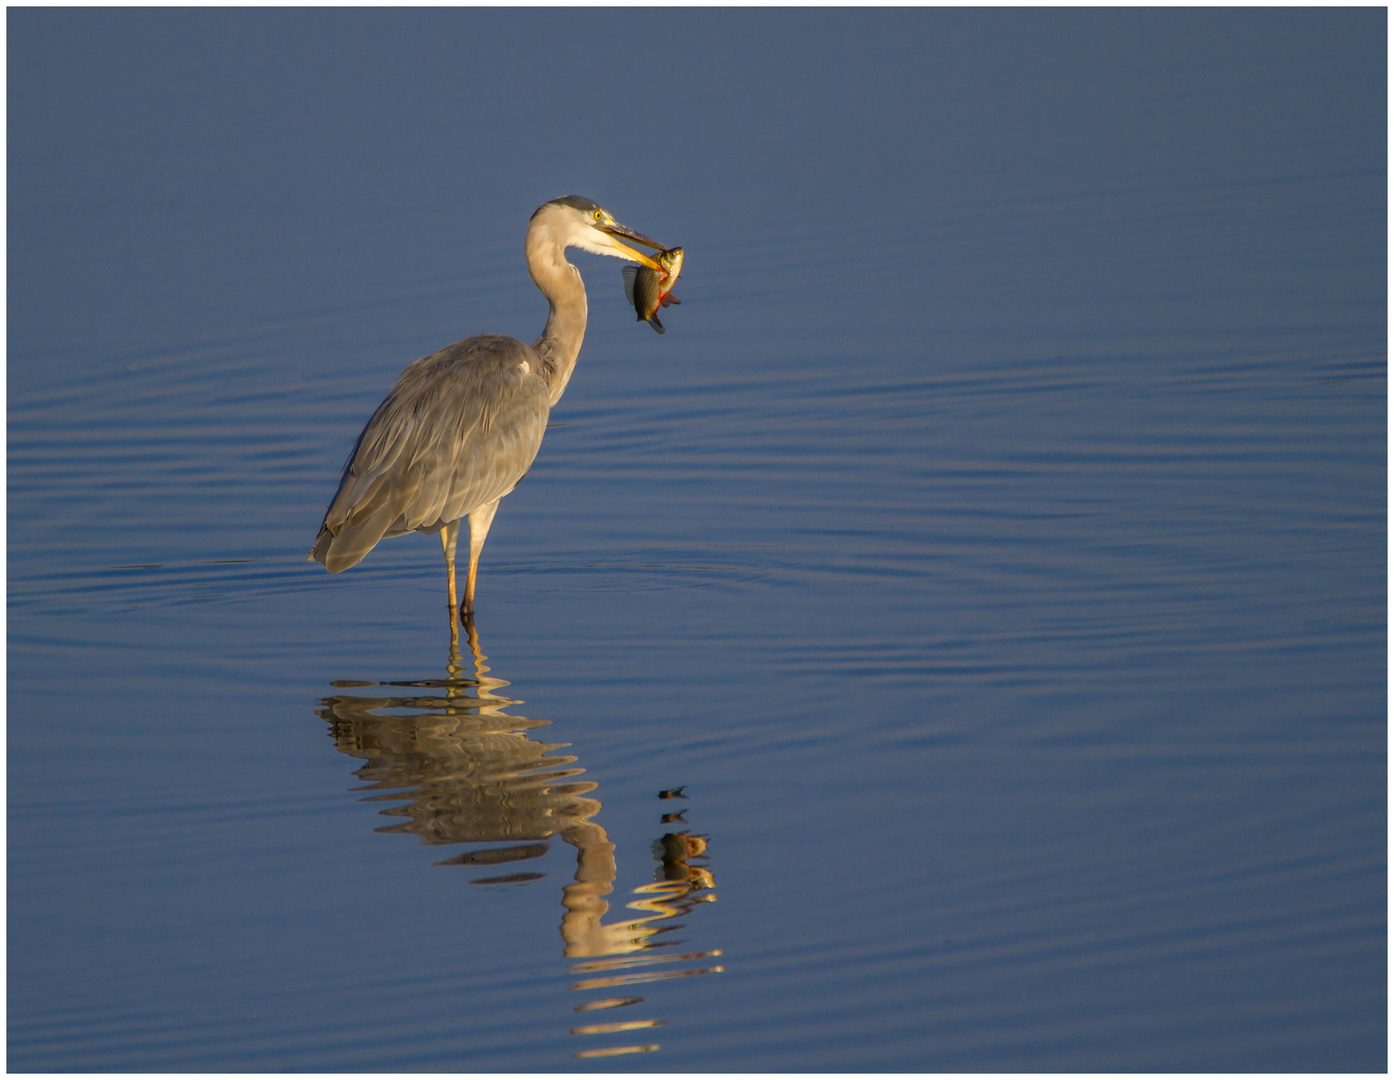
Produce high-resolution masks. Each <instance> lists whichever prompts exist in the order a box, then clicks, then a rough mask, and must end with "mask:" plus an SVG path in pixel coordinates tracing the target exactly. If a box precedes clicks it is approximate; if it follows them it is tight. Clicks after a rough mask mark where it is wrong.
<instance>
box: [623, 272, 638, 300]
mask: <svg viewBox="0 0 1394 1080" xmlns="http://www.w3.org/2000/svg"><path fill="white" fill-rule="evenodd" d="M620 273H621V274H623V275H624V298H625V299H626V300H628V301H629V302H630V303H631V304H632V303H634V279H635V278H636V277H638V276H639V268H638V267H637V266H626V267H625V268H624V269H623V270H621V271H620Z"/></svg>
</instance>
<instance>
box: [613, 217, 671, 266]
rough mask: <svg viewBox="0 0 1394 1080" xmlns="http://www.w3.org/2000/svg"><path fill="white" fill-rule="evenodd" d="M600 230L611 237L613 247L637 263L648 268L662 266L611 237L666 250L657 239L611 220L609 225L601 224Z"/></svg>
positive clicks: (657, 249) (656, 249) (658, 249)
mask: <svg viewBox="0 0 1394 1080" xmlns="http://www.w3.org/2000/svg"><path fill="white" fill-rule="evenodd" d="M600 231H601V232H605V233H609V234H610V236H611V238H612V239H611V243H613V244H614V245H615V247H616V248H617V249H618V250H619V251H621V252H622V253H623V254H624V255H625V257H626V258H630V259H633V260H634V261H635V262H637V263H642V264H643V265H644V266H647V267H648V268H649V269H650V270H662V269H663V267H661V266H659V265H658V263H657V262H655V261H654V260H653V259H651V258H649V256H647V255H645V254H644V253H643V252H641V251H635V250H634V249H633V248H632V247H630V246H629V245H628V244H621V243H620V242H619V241H618V240H616V239H613V238H614V237H619V236H622V237H624V238H625V239H626V240H633V241H634V242H635V243H636V244H643V245H644V246H645V247H651V248H653V249H654V250H655V251H667V250H668V249H667V248H665V247H664V246H663V245H662V244H660V243H659V242H658V241H657V240H650V239H649V238H648V237H647V236H645V235H644V234H643V233H637V232H635V231H634V230H633V229H630V228H626V227H625V226H623V225H621V224H620V223H619V222H617V221H616V222H611V223H610V224H609V225H601V226H600Z"/></svg>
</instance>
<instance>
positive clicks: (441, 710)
mask: <svg viewBox="0 0 1394 1080" xmlns="http://www.w3.org/2000/svg"><path fill="white" fill-rule="evenodd" d="M467 630H468V645H469V649H470V652H471V654H472V665H471V667H472V671H470V672H469V673H468V674H466V669H465V666H464V664H462V662H461V657H460V652H459V648H458V645H457V643H456V642H455V641H453V640H452V642H451V649H450V659H449V662H448V664H447V666H446V676H445V678H443V679H424V680H415V681H409V682H359V681H340V682H335V683H334V684H333V685H334V687H335V688H336V689H340V690H345V689H362V690H367V689H370V688H381V690H380V691H379V692H378V693H374V694H364V693H357V694H343V693H340V694H336V695H334V696H332V697H328V698H325V699H324V700H323V701H322V702H321V708H320V710H319V715H320V716H321V717H322V718H323V719H324V720H326V721H327V722H328V723H329V725H330V733H331V735H332V737H333V739H334V745H335V746H336V747H337V748H338V749H339V750H340V751H341V752H342V753H345V754H348V755H349V756H350V757H354V758H358V759H360V760H362V761H363V762H364V764H363V766H362V767H361V768H359V769H358V771H357V773H356V775H357V776H358V777H359V779H361V780H362V781H364V783H365V784H366V785H367V786H366V788H360V789H359V790H360V791H367V792H369V793H370V794H368V795H367V797H366V799H365V801H369V802H388V803H392V804H393V805H392V806H389V807H387V808H385V809H383V810H382V811H381V812H382V814H383V816H384V817H388V818H393V819H401V820H398V821H396V822H395V823H394V824H391V825H386V826H383V827H382V828H380V829H379V830H378V831H379V832H383V833H411V834H413V835H415V836H416V837H417V838H418V839H420V840H421V842H422V843H425V844H430V845H433V846H439V845H455V844H491V845H495V846H492V847H487V848H484V849H474V850H470V851H467V852H464V853H461V854H459V855H455V856H453V857H449V858H445V859H442V860H440V861H438V862H436V863H435V865H436V866H445V867H450V866H458V867H473V868H480V869H484V868H487V870H488V871H489V873H488V874H487V876H485V877H482V878H477V879H475V883H476V884H497V883H504V882H518V883H522V882H528V881H533V880H537V879H539V878H541V877H543V876H544V875H543V874H541V873H535V872H516V871H514V870H513V869H512V868H513V867H515V866H516V865H517V864H519V863H526V862H528V861H529V860H533V859H537V858H540V857H542V856H543V855H545V854H547V852H548V850H549V849H550V843H551V839H552V838H553V837H554V836H555V837H560V838H561V840H562V841H564V842H565V843H567V844H569V845H571V846H572V847H573V848H575V849H576V876H575V880H574V881H573V882H572V883H571V884H569V885H567V886H566V887H565V888H563V889H562V897H561V902H562V917H561V938H562V943H563V954H564V955H565V956H566V957H567V958H568V959H569V960H572V961H573V962H574V963H573V966H572V974H573V976H578V978H577V980H576V981H575V982H573V983H572V989H573V990H576V991H580V992H583V993H594V992H601V993H604V992H610V993H613V992H614V990H615V988H625V987H634V986H638V985H642V984H644V983H648V982H655V981H658V980H664V979H675V978H682V977H684V976H690V975H704V974H710V973H713V972H719V971H721V970H722V969H721V967H720V966H714V965H710V964H703V965H702V966H696V967H694V966H690V965H691V964H693V962H695V961H705V960H707V959H709V958H712V957H716V956H719V955H720V950H708V951H705V952H684V953H672V952H670V953H664V952H660V951H659V950H660V949H662V947H663V945H664V943H665V942H666V941H668V940H669V939H670V937H671V935H672V934H673V933H675V932H676V931H677V930H679V929H681V928H682V926H683V925H684V923H683V921H682V920H685V919H686V918H687V917H688V916H689V914H690V913H691V911H692V910H693V908H694V907H695V906H696V905H697V904H699V903H706V902H710V901H713V900H715V899H716V895H715V893H714V892H713V891H712V890H713V889H714V887H715V881H714V880H713V878H712V874H711V870H710V869H709V868H708V866H707V842H708V841H707V838H706V837H704V836H696V835H693V834H691V833H689V832H686V831H670V832H666V833H664V835H663V836H661V837H660V838H659V839H658V840H656V841H654V843H653V856H654V858H655V860H656V861H657V862H658V867H657V869H656V871H655V874H654V878H655V880H654V881H653V882H652V883H651V884H648V885H642V886H640V887H639V888H637V889H635V890H634V895H635V899H633V900H632V901H631V902H630V903H629V904H628V905H627V907H628V908H629V909H630V910H631V911H633V912H635V913H636V914H635V915H634V917H631V918H627V919H621V920H618V921H612V922H609V923H607V922H605V916H606V915H607V914H608V913H609V910H610V904H609V901H608V900H607V899H606V897H608V896H609V894H610V893H611V892H612V891H613V890H614V886H615V879H616V876H617V872H618V868H617V865H616V861H615V845H614V844H613V843H612V842H611V841H610V838H609V836H608V835H607V834H606V832H605V829H604V828H603V827H602V826H601V825H599V824H598V823H597V822H595V821H593V820H591V819H592V818H594V817H595V816H596V814H598V813H599V811H600V809H601V804H600V801H599V800H598V799H596V798H594V797H592V793H593V792H594V791H595V790H596V787H597V785H596V784H594V783H592V782H590V781H585V780H580V779H578V778H579V777H580V776H581V775H582V774H583V773H584V771H585V770H584V769H581V768H579V767H576V761H577V758H576V757H575V756H574V755H570V754H558V753H557V751H561V750H565V749H567V747H568V745H569V744H567V743H547V742H542V741H540V740H539V739H535V738H533V737H532V735H531V734H530V733H531V732H534V731H536V729H538V728H542V727H546V726H548V725H549V721H546V720H530V719H527V718H525V717H520V716H512V715H509V714H507V713H506V712H505V711H504V710H505V709H507V708H508V707H510V706H514V705H520V704H522V702H521V701H518V700H516V699H513V698H508V697H504V696H503V695H502V694H501V693H500V691H501V690H502V689H503V688H504V687H506V686H508V685H509V684H508V683H507V682H505V681H504V680H502V679H496V678H492V677H490V675H489V667H488V666H487V665H486V663H485V659H486V658H485V656H484V654H483V652H482V651H481V650H480V647H479V635H478V632H477V630H476V629H475V627H474V625H473V624H472V623H471V624H467ZM662 795H663V796H664V797H671V798H673V799H677V800H682V799H684V798H685V795H684V793H683V791H682V789H676V790H674V791H666V792H663V793H662ZM403 803H405V805H403ZM664 809H665V810H668V811H669V812H667V813H664V814H663V815H662V818H661V820H662V822H663V823H665V825H666V826H667V827H668V828H672V827H674V826H681V825H683V824H685V823H684V822H683V820H682V818H683V811H680V810H679V811H676V812H674V804H672V803H668V804H665V807H664ZM499 845H502V846H499ZM675 964H676V965H682V966H680V967H678V968H676V969H675V968H673V967H672V966H671V965H675ZM580 976H584V977H580ZM642 1001H643V998H642V997H636V996H632V995H630V996H610V997H604V996H602V997H597V998H592V999H589V1000H587V1001H586V1002H585V1003H584V1004H582V1005H578V1006H577V1008H576V1011H577V1012H586V1013H590V1012H594V1011H597V1010H611V1009H619V1008H622V1007H625V1006H632V1005H637V1004H639V1003H640V1002H642ZM663 1023H664V1021H662V1020H637V1019H636V1020H621V1021H615V1022H611V1023H591V1024H585V1025H582V1026H580V1027H574V1028H572V1029H571V1030H572V1034H574V1035H582V1036H593V1035H606V1034H615V1033H620V1032H628V1031H637V1030H640V1029H645V1028H652V1027H658V1026H661V1025H662V1024H663ZM658 1048H659V1047H658V1046H657V1045H656V1044H643V1045H632V1046H613V1047H601V1048H596V1049H585V1050H581V1051H578V1052H577V1053H576V1055H575V1056H576V1057H578V1058H592V1057H607V1056H613V1055H618V1054H633V1053H645V1052H650V1051H653V1050H657V1049H658Z"/></svg>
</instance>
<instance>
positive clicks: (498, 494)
mask: <svg viewBox="0 0 1394 1080" xmlns="http://www.w3.org/2000/svg"><path fill="white" fill-rule="evenodd" d="M540 368H541V365H540V362H539V360H538V358H537V356H536V354H535V353H534V352H533V351H532V349H530V348H529V347H528V346H526V345H524V344H523V343H522V342H520V341H515V340H513V339H512V338H506V337H502V336H499V335H493V334H486V335H481V336H479V337H474V338H467V339H466V340H464V341H461V342H457V343H456V344H455V345H451V346H450V347H448V348H446V349H442V350H441V351H440V352H438V353H435V354H433V355H431V356H427V357H424V358H423V359H421V360H418V361H416V363H414V364H412V365H411V366H410V367H408V368H407V369H406V370H405V371H404V372H402V374H401V376H400V377H399V378H398V379H397V382H396V384H395V385H394V386H393V387H392V391H391V393H389V394H388V395H387V398H386V399H385V400H384V401H383V403H382V404H381V405H379V406H378V409H377V411H376V412H375V413H374V414H373V417H372V419H371V420H369V421H368V423H367V426H366V427H364V429H363V432H362V434H361V435H359V437H358V444H357V446H356V447H355V448H354V451H353V454H352V456H351V457H350V459H349V463H348V466H347V467H346V468H345V469H344V475H343V478H342V479H341V480H340V481H339V490H338V493H337V494H336V495H335V496H334V501H333V502H332V503H330V505H329V509H328V511H327V512H326V513H325V515H324V523H323V525H321V527H320V533H319V536H318V537H317V538H316V540H315V546H314V548H313V549H312V550H311V551H310V555H309V557H310V558H311V559H314V560H316V561H318V562H322V563H324V565H325V568H326V569H327V570H329V572H330V573H338V572H339V571H341V570H347V569H348V568H349V567H350V566H353V565H354V564H355V563H357V562H358V561H359V560H360V559H362V558H363V556H364V555H366V554H367V553H368V552H369V551H371V550H372V549H373V547H374V545H376V544H377V542H378V541H379V540H381V539H383V537H386V536H398V535H400V534H402V533H405V532H411V531H412V530H415V529H419V530H422V531H426V532H433V531H435V530H437V529H439V528H440V527H441V526H442V525H444V524H447V523H448V522H451V521H457V520H459V519H460V518H462V517H464V516H465V515H466V514H468V513H469V512H470V511H472V510H474V509H475V508H477V507H479V506H483V505H485V504H487V503H490V502H493V501H495V500H496V499H500V498H502V497H503V496H505V495H507V494H508V493H509V492H510V491H512V490H513V488H514V485H516V484H517V483H518V481H519V480H521V479H522V478H523V475H524V474H525V473H526V472H527V471H528V469H529V468H531V467H532V463H533V459H534V458H536V457H537V450H538V447H539V446H541V444H542V436H543V433H544V432H545V431H546V427H547V414H548V411H549V408H550V405H549V402H550V392H549V390H548V388H547V384H546V382H545V380H544V379H543V378H542V375H541V374H540Z"/></svg>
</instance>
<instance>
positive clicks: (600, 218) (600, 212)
mask: <svg viewBox="0 0 1394 1080" xmlns="http://www.w3.org/2000/svg"><path fill="white" fill-rule="evenodd" d="M595 220H596V221H604V220H605V211H604V210H597V211H596V212H595Z"/></svg>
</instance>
